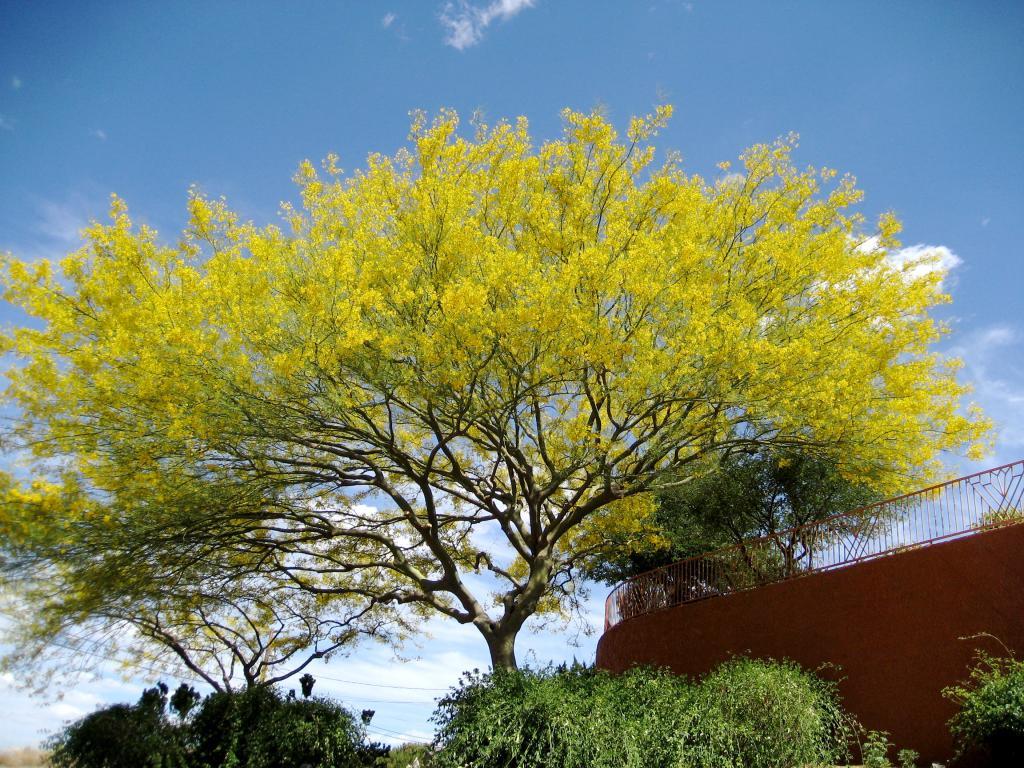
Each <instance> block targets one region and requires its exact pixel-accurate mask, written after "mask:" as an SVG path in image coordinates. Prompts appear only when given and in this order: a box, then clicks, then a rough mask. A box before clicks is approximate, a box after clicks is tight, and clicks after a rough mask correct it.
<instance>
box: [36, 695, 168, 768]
mask: <svg viewBox="0 0 1024 768" xmlns="http://www.w3.org/2000/svg"><path fill="white" fill-rule="evenodd" d="M166 707H167V687H166V686H164V685H162V684H161V685H159V686H157V687H156V688H148V689H146V690H145V691H143V693H142V697H141V698H140V699H139V701H138V702H137V703H136V704H115V705H113V706H111V707H106V708H104V709H100V710H97V711H96V712H93V713H92V714H89V715H86V716H85V717H83V718H82V719H80V720H78V721H76V722H74V723H72V724H71V725H69V726H67V727H66V728H65V729H64V730H63V731H61V732H60V733H59V734H57V735H56V736H55V737H54V738H53V739H51V740H50V743H49V744H48V745H47V746H48V747H49V748H50V749H51V750H52V754H51V756H50V761H51V763H52V765H54V766H55V767H56V768H186V767H187V766H188V763H187V762H186V759H185V752H184V748H183V746H182V741H181V733H180V732H179V730H178V729H177V728H175V726H174V725H173V724H172V723H171V722H170V721H169V720H168V718H167V717H166V713H165V710H166Z"/></svg>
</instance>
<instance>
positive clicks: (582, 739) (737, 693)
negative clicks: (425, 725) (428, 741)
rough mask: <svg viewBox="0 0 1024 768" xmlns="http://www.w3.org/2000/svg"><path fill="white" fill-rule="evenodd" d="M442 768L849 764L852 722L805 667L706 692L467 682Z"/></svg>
mask: <svg viewBox="0 0 1024 768" xmlns="http://www.w3.org/2000/svg"><path fill="white" fill-rule="evenodd" d="M434 721H435V723H436V724H437V725H438V733H437V737H436V741H435V747H436V748H437V750H438V751H437V752H436V754H435V755H434V758H433V762H432V763H431V765H432V766H435V767H436V768H462V766H466V765H472V766H475V768H591V767H592V768H676V767H679V768H682V767H683V766H687V767H688V766H694V765H700V766H705V767H706V768H733V767H735V768H740V766H742V767H743V768H769V767H770V768H776V767H778V768H782V766H793V765H807V764H834V763H837V762H840V761H841V760H842V759H843V758H845V757H846V756H847V752H848V749H847V747H848V743H849V741H850V739H851V738H852V736H853V734H854V727H855V724H854V722H853V720H852V719H851V718H850V717H849V716H848V715H847V714H845V713H844V712H843V710H842V708H841V707H840V706H839V703H838V699H837V697H836V693H835V689H834V687H833V686H832V685H831V684H829V683H825V682H823V681H821V680H819V679H818V678H816V677H814V676H813V675H811V674H810V673H808V672H806V671H804V670H802V669H801V668H799V667H798V666H797V665H795V664H792V663H789V662H783V663H776V662H766V661H757V660H751V659H737V660H733V661H730V662H728V663H726V664H723V665H722V666H720V667H718V668H717V669H716V670H714V671H713V672H712V673H711V674H709V675H708V676H707V677H705V678H704V679H703V680H702V681H701V682H700V683H698V684H692V683H690V682H688V681H687V680H686V679H685V678H680V677H676V676H674V675H672V674H670V673H668V672H666V671H661V670H653V669H637V670H633V671H630V672H627V673H625V674H623V675H619V676H613V675H610V674H608V673H606V672H601V671H597V670H594V669H592V668H589V667H582V666H573V667H569V668H566V667H557V668H548V669H544V670H539V671H538V670H529V669H527V670H522V671H516V672H496V673H492V674H484V675H481V674H478V673H477V674H473V675H469V676H466V677H465V678H464V679H463V681H462V684H461V685H460V687H459V688H457V689H456V690H455V691H453V692H452V693H451V694H450V695H449V696H447V697H446V698H444V699H443V700H442V701H441V702H440V704H439V707H438V710H437V712H436V713H435V715H434Z"/></svg>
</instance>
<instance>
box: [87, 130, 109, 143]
mask: <svg viewBox="0 0 1024 768" xmlns="http://www.w3.org/2000/svg"><path fill="white" fill-rule="evenodd" d="M89 134H90V135H91V136H93V137H94V138H97V139H99V140H100V141H106V140H107V132H106V131H104V130H103V129H102V128H97V129H95V130H93V131H90V132H89Z"/></svg>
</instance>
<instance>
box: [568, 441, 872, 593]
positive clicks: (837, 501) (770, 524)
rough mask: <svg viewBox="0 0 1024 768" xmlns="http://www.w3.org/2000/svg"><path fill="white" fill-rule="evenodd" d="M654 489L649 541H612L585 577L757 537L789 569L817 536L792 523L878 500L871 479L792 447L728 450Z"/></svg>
mask: <svg viewBox="0 0 1024 768" xmlns="http://www.w3.org/2000/svg"><path fill="white" fill-rule="evenodd" d="M655 496H656V505H657V508H656V510H655V511H654V513H653V514H652V516H651V520H650V522H649V526H650V528H651V530H652V533H653V534H654V535H653V536H651V537H649V539H648V542H647V547H646V548H639V547H637V546H636V544H633V543H631V542H630V541H629V540H623V541H619V542H612V543H609V545H608V546H607V548H606V549H605V550H604V551H602V552H598V553H596V554H595V555H594V557H593V558H592V562H591V563H590V564H589V565H587V566H585V569H586V572H587V575H588V576H589V577H591V578H595V579H598V580H600V581H604V582H606V583H609V584H612V583H616V582H619V581H622V580H624V579H627V578H629V577H631V576H635V575H637V574H639V573H642V572H644V571H649V570H651V569H653V568H658V567H660V566H664V565H668V564H669V563H674V562H678V561H679V560H683V559H686V558H689V557H696V556H698V555H702V554H704V553H708V552H711V551H713V550H716V549H720V548H722V547H729V546H734V545H738V544H740V543H742V542H743V541H746V540H748V539H754V538H762V537H769V538H770V539H771V541H772V543H773V546H774V547H775V549H776V550H777V554H778V555H779V557H780V562H779V566H780V567H783V568H785V569H788V570H787V571H786V575H792V574H793V573H794V572H795V569H798V568H799V566H800V564H801V563H802V561H804V560H806V559H809V557H810V555H811V554H812V550H813V547H814V543H815V542H811V541H808V540H807V538H806V537H805V536H803V535H801V532H800V531H798V530H794V529H797V528H798V527H800V526H804V525H807V524H808V523H812V522H815V521H817V520H823V519H825V518H827V517H831V516H833V515H838V514H841V513H846V512H850V511H852V510H855V509H857V508H859V507H864V506H867V505H868V504H872V503H874V502H878V501H881V500H882V496H881V494H879V492H878V491H876V490H875V489H874V488H872V487H871V486H870V485H866V484H863V483H856V482H852V481H850V480H848V479H847V478H845V477H843V475H842V474H841V473H840V472H839V469H838V466H837V464H836V462H835V460H833V459H830V458H828V457H822V456H816V455H814V454H805V453H803V452H801V451H799V450H793V449H782V450H779V451H761V452H757V453H742V452H741V453H733V454H729V455H727V456H724V457H722V459H721V461H719V462H718V463H717V464H716V465H715V466H714V467H713V468H712V469H710V470H709V471H708V472H707V474H704V475H701V476H699V477H697V478H695V479H693V480H692V481H691V482H687V483H685V484H681V485H674V486H671V487H669V488H666V489H664V490H662V491H660V492H658V493H657V494H655ZM631 544H632V545H631Z"/></svg>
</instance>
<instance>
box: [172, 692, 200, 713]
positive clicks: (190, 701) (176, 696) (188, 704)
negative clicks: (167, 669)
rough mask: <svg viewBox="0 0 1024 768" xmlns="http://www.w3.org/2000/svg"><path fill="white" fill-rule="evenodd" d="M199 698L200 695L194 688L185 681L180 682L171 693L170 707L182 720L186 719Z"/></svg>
mask: <svg viewBox="0 0 1024 768" xmlns="http://www.w3.org/2000/svg"><path fill="white" fill-rule="evenodd" d="M201 698H202V697H201V696H200V695H199V692H198V691H197V690H196V689H195V688H193V687H192V686H191V685H188V684H186V683H182V684H181V685H179V686H178V687H177V688H176V689H175V691H174V693H173V694H172V695H171V709H173V710H174V711H175V713H176V714H177V715H178V717H180V718H181V719H182V720H187V719H188V716H189V713H190V712H191V711H192V709H193V708H194V707H195V705H196V704H198V703H199V700H200V699H201Z"/></svg>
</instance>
